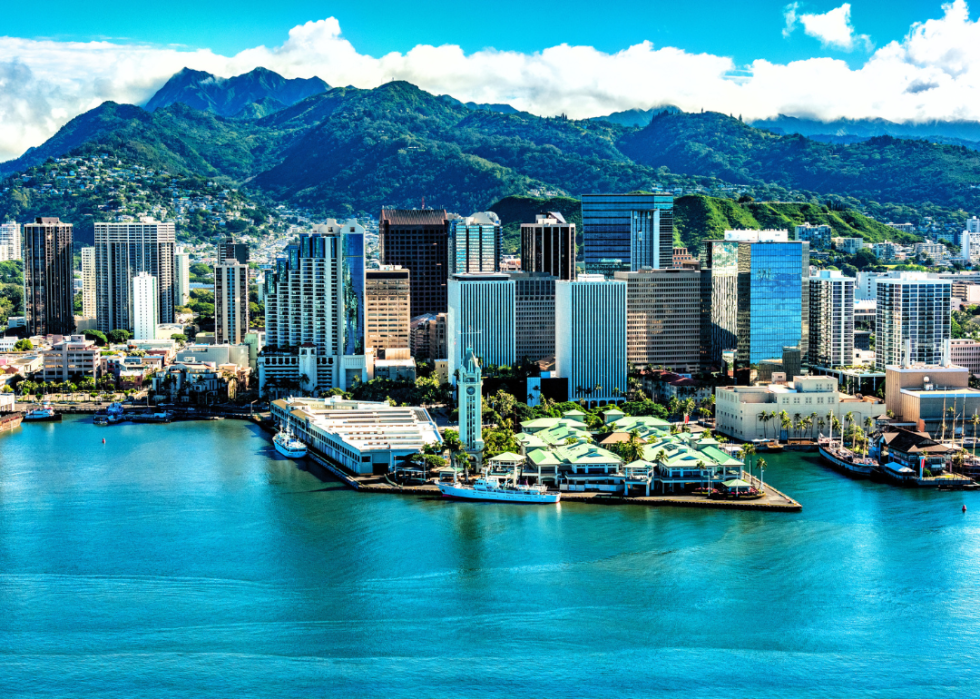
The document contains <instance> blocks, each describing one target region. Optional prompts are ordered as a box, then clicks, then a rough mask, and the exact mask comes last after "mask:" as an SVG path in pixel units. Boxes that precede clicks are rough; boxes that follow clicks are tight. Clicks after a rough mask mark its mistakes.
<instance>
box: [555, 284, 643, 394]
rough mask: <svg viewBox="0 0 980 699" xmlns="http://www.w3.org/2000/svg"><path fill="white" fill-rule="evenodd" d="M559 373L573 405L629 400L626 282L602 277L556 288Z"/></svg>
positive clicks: (556, 344)
mask: <svg viewBox="0 0 980 699" xmlns="http://www.w3.org/2000/svg"><path fill="white" fill-rule="evenodd" d="M555 327H556V328H557V329H559V331H558V332H557V334H556V336H555V373H556V374H557V375H558V376H559V377H560V378H563V379H566V380H567V381H568V397H569V400H586V401H588V402H589V403H598V402H613V401H616V402H618V401H619V400H622V399H623V398H624V397H625V395H626V369H627V362H628V358H627V353H626V282H624V281H620V280H609V281H607V280H605V279H604V278H603V277H601V276H599V275H590V274H584V275H580V276H579V277H578V279H577V280H575V281H564V280H563V281H558V282H555Z"/></svg>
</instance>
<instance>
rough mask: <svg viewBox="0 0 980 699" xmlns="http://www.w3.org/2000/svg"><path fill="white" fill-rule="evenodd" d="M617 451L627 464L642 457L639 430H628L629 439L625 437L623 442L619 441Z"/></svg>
mask: <svg viewBox="0 0 980 699" xmlns="http://www.w3.org/2000/svg"><path fill="white" fill-rule="evenodd" d="M617 453H618V454H619V456H620V457H622V459H623V461H624V462H625V463H627V464H631V463H633V462H634V461H639V460H640V459H642V458H643V440H642V439H640V431H639V430H633V431H632V432H630V436H629V439H627V440H626V441H625V442H620V444H619V448H618V449H617Z"/></svg>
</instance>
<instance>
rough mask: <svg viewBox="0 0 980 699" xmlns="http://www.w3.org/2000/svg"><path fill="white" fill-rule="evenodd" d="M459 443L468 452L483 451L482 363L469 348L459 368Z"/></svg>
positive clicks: (477, 452)
mask: <svg viewBox="0 0 980 699" xmlns="http://www.w3.org/2000/svg"><path fill="white" fill-rule="evenodd" d="M458 407H459V441H461V442H462V443H463V446H464V447H465V449H466V451H468V452H472V453H476V454H479V453H480V452H482V451H483V376H482V372H481V371H480V361H479V359H477V357H476V355H475V353H474V351H473V348H472V347H469V346H467V348H466V350H465V354H464V356H463V363H462V365H461V366H460V367H459V405H458ZM478 458H479V457H478Z"/></svg>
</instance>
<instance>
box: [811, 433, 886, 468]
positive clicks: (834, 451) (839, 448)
mask: <svg viewBox="0 0 980 699" xmlns="http://www.w3.org/2000/svg"><path fill="white" fill-rule="evenodd" d="M817 450H818V451H819V452H820V456H822V457H823V458H824V460H825V461H827V462H828V463H830V465H831V466H833V467H834V468H836V469H837V470H838V471H843V472H844V473H846V474H847V475H849V476H854V477H855V478H870V477H871V474H872V473H874V471H875V467H877V466H878V463H877V462H876V461H875V460H874V459H872V458H869V457H867V456H861V455H860V454H855V453H854V452H853V451H851V450H850V449H848V448H846V447H845V446H844V445H843V444H841V443H840V442H838V441H836V440H834V439H828V438H827V437H823V436H821V437H820V438H819V439H818V440H817Z"/></svg>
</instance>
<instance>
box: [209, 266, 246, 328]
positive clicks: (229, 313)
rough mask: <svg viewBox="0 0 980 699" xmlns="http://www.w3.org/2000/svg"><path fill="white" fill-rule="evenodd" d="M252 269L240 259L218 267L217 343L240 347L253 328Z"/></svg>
mask: <svg viewBox="0 0 980 699" xmlns="http://www.w3.org/2000/svg"><path fill="white" fill-rule="evenodd" d="M248 281H249V268H248V265H247V264H242V263H241V262H239V261H238V260H237V259H230V260H229V259H227V258H226V261H225V262H224V263H221V264H217V265H215V266H214V341H215V343H217V344H219V345H220V344H225V343H227V344H231V345H240V344H242V343H243V342H244V341H245V333H247V332H248V326H249V306H248V303H249V301H248Z"/></svg>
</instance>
